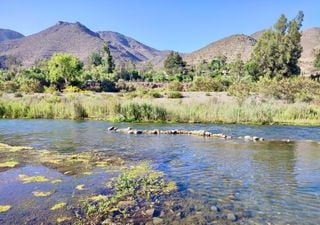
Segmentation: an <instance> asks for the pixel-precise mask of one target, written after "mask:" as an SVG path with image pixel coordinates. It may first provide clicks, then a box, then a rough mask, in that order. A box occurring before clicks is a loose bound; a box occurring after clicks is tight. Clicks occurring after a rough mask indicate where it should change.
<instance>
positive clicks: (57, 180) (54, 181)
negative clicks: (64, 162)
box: [50, 179, 62, 184]
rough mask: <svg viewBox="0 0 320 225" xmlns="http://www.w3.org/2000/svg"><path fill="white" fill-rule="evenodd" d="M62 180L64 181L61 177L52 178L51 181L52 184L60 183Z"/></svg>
mask: <svg viewBox="0 0 320 225" xmlns="http://www.w3.org/2000/svg"><path fill="white" fill-rule="evenodd" d="M61 182H62V180H61V179H55V180H51V181H50V183H51V184H59V183H61Z"/></svg>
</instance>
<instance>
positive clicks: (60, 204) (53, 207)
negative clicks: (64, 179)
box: [50, 202, 67, 210]
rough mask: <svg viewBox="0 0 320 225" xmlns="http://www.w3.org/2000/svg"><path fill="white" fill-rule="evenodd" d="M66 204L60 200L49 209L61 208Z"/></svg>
mask: <svg viewBox="0 0 320 225" xmlns="http://www.w3.org/2000/svg"><path fill="white" fill-rule="evenodd" d="M66 205H67V203H65V202H60V203H57V204H55V205H54V206H52V207H51V208H50V210H58V209H62V208H64V207H65V206H66Z"/></svg>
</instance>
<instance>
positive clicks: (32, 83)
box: [19, 79, 44, 93]
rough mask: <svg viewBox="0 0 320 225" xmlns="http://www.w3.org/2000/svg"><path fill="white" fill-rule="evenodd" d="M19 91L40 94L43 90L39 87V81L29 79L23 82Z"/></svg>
mask: <svg viewBox="0 0 320 225" xmlns="http://www.w3.org/2000/svg"><path fill="white" fill-rule="evenodd" d="M19 90H20V91H21V92H24V93H42V92H43V90H44V88H43V86H42V85H41V83H40V81H38V80H34V79H30V80H25V81H24V82H23V83H22V84H21V85H20V88H19Z"/></svg>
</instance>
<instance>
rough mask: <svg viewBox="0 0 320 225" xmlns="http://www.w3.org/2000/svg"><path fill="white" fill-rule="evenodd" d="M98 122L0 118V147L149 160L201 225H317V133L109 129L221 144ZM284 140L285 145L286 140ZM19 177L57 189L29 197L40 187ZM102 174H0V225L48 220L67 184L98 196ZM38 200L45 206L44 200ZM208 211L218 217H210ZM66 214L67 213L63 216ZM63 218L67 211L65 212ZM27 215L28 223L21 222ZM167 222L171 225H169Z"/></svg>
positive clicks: (33, 170)
mask: <svg viewBox="0 0 320 225" xmlns="http://www.w3.org/2000/svg"><path fill="white" fill-rule="evenodd" d="M111 125H112V124H110V123H106V122H94V121H85V122H74V121H53V120H0V142H1V143H6V144H10V145H23V146H32V147H34V148H35V149H47V150H54V151H58V152H61V153H68V152H81V151H91V150H95V151H99V152H100V151H101V152H107V153H108V154H112V155H118V156H121V157H123V158H126V159H128V160H131V161H136V160H151V161H152V165H153V166H154V168H155V169H157V170H161V171H163V172H164V173H165V175H166V177H168V178H169V179H171V180H174V181H176V182H177V184H178V187H179V194H180V196H181V197H182V198H185V199H192V200H194V201H195V202H197V205H198V206H199V205H200V206H199V209H198V211H199V213H198V214H199V215H200V216H199V217H200V218H201V217H203V220H202V221H201V222H199V223H202V224H211V223H212V224H215V223H214V221H215V216H214V215H217V216H220V217H221V218H222V217H224V216H225V215H227V214H228V213H233V214H234V215H236V216H237V217H238V214H239V218H240V217H245V218H246V219H245V220H238V221H234V222H231V221H230V220H227V219H226V221H225V223H227V224H229V223H235V224H237V223H239V224H268V223H271V224H320V144H319V142H320V128H319V127H294V126H238V125H210V124H201V125H190V124H185V125H184V124H170V125H159V124H143V125H141V124H117V126H119V127H127V126H131V127H135V128H141V129H154V128H158V129H187V130H196V129H205V130H208V131H210V132H216V133H225V134H227V135H231V136H233V137H234V138H233V139H231V140H222V139H214V138H203V137H195V136H187V135H186V136H180V135H176V136H174V135H157V136H155V135H128V134H121V133H112V132H107V131H106V128H107V127H108V126H111ZM244 135H253V136H262V137H264V138H265V139H266V141H264V142H256V143H254V142H246V141H243V140H241V139H238V138H237V137H238V136H244ZM288 139H290V141H286V140H288ZM19 174H29V175H37V174H45V175H46V176H48V177H50V178H52V179H54V178H57V177H59V178H61V179H62V180H63V183H62V184H61V185H56V186H55V187H54V188H55V192H56V193H57V194H56V195H52V196H50V197H48V198H40V199H39V198H33V197H32V195H31V194H30V193H31V192H32V191H34V190H35V189H36V188H37V185H38V186H39V185H41V188H42V189H43V190H52V188H53V187H52V185H51V186H50V185H49V184H36V185H22V184H21V182H19V179H18V178H17V177H18V175H19ZM107 176H111V175H110V174H105V173H102V172H101V171H99V169H96V171H95V173H94V174H93V175H92V176H90V177H83V176H66V175H64V174H61V173H60V172H59V171H57V170H55V169H53V168H47V167H45V166H43V165H33V164H27V165H21V166H19V167H17V168H13V169H9V170H5V171H1V170H0V205H6V204H9V205H12V209H11V210H9V211H7V212H5V213H0V223H1V224H24V222H25V221H28V223H29V224H41V221H46V220H47V219H48V218H50V212H49V211H50V210H49V208H50V207H49V206H51V205H52V204H54V203H56V202H57V201H59V200H61V199H62V200H64V201H67V202H71V201H72V198H70V196H71V195H73V196H77V193H75V192H74V186H75V185H77V184H80V183H83V184H86V186H87V187H88V189H87V190H86V191H87V192H89V191H91V192H96V193H100V192H103V185H104V184H103V183H102V182H101V181H102V180H104V179H106V178H107ZM44 199H45V200H44ZM212 206H216V207H218V208H219V211H220V212H218V213H217V212H213V211H212V210H211V208H212ZM70 211H72V210H70ZM70 213H71V212H70ZM26 217H28V219H29V220H25V218H26ZM172 222H173V221H172Z"/></svg>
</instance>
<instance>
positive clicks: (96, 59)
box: [89, 52, 103, 66]
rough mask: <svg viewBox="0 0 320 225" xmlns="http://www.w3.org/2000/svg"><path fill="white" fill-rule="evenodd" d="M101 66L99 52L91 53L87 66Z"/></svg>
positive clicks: (101, 60)
mask: <svg viewBox="0 0 320 225" xmlns="http://www.w3.org/2000/svg"><path fill="white" fill-rule="evenodd" d="M102 64H103V59H102V56H101V54H100V52H92V53H91V55H90V56H89V65H92V66H100V65H102Z"/></svg>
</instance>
